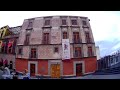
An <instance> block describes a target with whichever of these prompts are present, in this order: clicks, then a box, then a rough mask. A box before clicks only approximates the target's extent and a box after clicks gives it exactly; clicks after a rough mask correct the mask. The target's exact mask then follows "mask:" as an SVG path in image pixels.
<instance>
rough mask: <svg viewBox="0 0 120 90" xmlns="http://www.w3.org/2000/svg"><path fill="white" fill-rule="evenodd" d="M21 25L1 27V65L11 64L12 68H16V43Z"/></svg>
mask: <svg viewBox="0 0 120 90" xmlns="http://www.w3.org/2000/svg"><path fill="white" fill-rule="evenodd" d="M20 30H21V26H17V27H9V26H8V25H6V26H4V27H1V28H0V66H5V65H9V66H10V69H13V68H15V60H16V44H17V39H18V37H19V33H20Z"/></svg>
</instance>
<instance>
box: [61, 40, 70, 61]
mask: <svg viewBox="0 0 120 90" xmlns="http://www.w3.org/2000/svg"><path fill="white" fill-rule="evenodd" d="M62 59H63V60H65V59H70V42H69V39H62Z"/></svg>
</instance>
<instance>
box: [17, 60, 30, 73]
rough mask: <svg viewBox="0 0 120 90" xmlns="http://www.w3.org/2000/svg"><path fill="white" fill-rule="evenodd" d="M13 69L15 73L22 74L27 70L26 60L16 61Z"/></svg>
mask: <svg viewBox="0 0 120 90" xmlns="http://www.w3.org/2000/svg"><path fill="white" fill-rule="evenodd" d="M15 68H16V70H17V71H20V72H23V71H24V70H25V69H28V60H24V59H16V61H15Z"/></svg>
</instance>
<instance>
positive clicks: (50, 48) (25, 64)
mask: <svg viewBox="0 0 120 90" xmlns="http://www.w3.org/2000/svg"><path fill="white" fill-rule="evenodd" d="M16 50H17V54H16V61H15V65H16V70H17V71H20V72H23V71H24V69H28V71H29V72H30V75H31V76H35V75H37V74H38V75H43V76H48V77H53V78H60V77H68V76H82V75H85V74H89V73H93V72H95V71H96V69H97V63H96V62H97V58H96V48H95V42H94V38H93V34H92V30H91V26H90V19H88V18H87V17H79V16H45V17H37V18H31V19H25V20H24V22H23V25H22V28H21V32H20V35H19V39H18V43H17V49H16Z"/></svg>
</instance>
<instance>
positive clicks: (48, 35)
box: [43, 32, 50, 44]
mask: <svg viewBox="0 0 120 90" xmlns="http://www.w3.org/2000/svg"><path fill="white" fill-rule="evenodd" d="M49 37H50V33H48V32H47V33H43V44H49V40H50V39H49Z"/></svg>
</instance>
